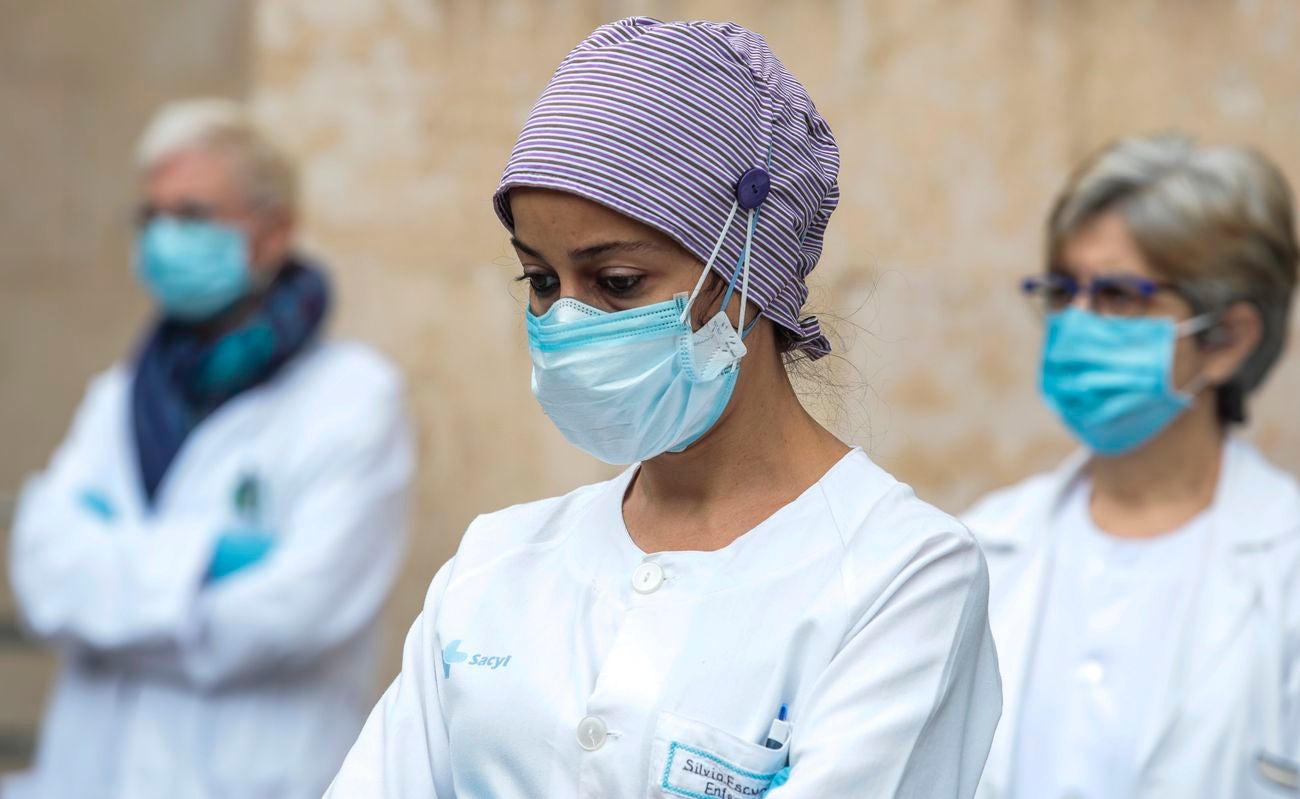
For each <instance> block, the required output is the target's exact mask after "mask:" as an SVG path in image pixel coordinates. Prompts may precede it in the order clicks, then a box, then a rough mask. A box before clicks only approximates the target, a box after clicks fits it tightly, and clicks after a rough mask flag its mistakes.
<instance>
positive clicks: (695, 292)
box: [677, 202, 740, 322]
mask: <svg viewBox="0 0 1300 799" xmlns="http://www.w3.org/2000/svg"><path fill="white" fill-rule="evenodd" d="M738 210H740V203H739V202H733V203H732V204H731V212H730V213H729V214H727V221H726V222H724V223H723V225H722V233H721V234H720V235H719V236H718V240H717V241H716V242H715V243H714V245H713V252H711V253H709V260H707V261H705V262H704V269H703V270H702V271H701V272H700V279H699V280H697V281H696V282H695V288H693V289H691V296H690V297H688V298H687V299H686V306H685V307H684V308H682V315H681V318H679V319H678V320H677V321H678V322H685V321H686V319H687V317H689V316H690V314H691V306H692V305H693V304H694V303H695V298H696V297H698V296H700V289H702V288H704V281H705V280H706V279H707V278H708V277H709V270H710V269H712V268H713V262H714V261H716V260H717V258H718V253H719V252H720V251H721V250H722V245H723V243H724V242H725V241H726V240H727V234H728V233H730V232H731V223H732V221H733V220H735V218H736V211H738ZM732 284H733V285H734V284H735V278H734V277H733V278H732ZM724 307H725V306H724Z"/></svg>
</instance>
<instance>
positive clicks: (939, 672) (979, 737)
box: [768, 532, 1002, 799]
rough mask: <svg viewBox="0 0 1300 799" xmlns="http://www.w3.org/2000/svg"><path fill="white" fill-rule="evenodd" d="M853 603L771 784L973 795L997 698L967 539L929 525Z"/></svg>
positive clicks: (797, 789)
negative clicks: (784, 767)
mask: <svg viewBox="0 0 1300 799" xmlns="http://www.w3.org/2000/svg"><path fill="white" fill-rule="evenodd" d="M849 581H850V582H852V578H851V577H850V578H849ZM852 593H853V591H852V587H851V586H850V595H852ZM857 611H859V612H858V614H857V618H859V620H860V621H859V623H858V624H857V625H855V627H854V628H853V629H852V631H851V632H850V634H849V636H848V638H847V640H846V643H845V645H844V646H843V647H842V648H841V650H840V651H839V653H838V654H837V655H836V656H835V658H834V659H833V660H832V661H831V664H830V666H829V668H828V669H827V671H826V673H825V674H824V675H823V677H822V678H821V679H820V680H819V682H818V684H817V685H816V687H815V688H814V691H813V694H812V696H810V697H809V699H808V700H806V701H805V703H804V708H803V710H802V712H799V713H796V714H795V715H794V716H793V719H792V720H793V725H794V727H793V733H792V737H791V750H790V766H791V770H790V774H789V778H788V781H787V782H786V783H785V784H784V785H783V786H781V787H778V788H775V789H773V790H772V791H771V792H770V793H769V794H768V796H769V797H770V799H805V797H808V798H809V799H810V798H811V797H823V796H869V797H873V799H885V798H886V797H916V798H917V799H921V798H924V799H969V797H972V796H974V794H975V789H976V785H977V783H978V782H979V778H980V775H981V773H982V772H983V769H984V761H985V759H986V758H987V757H988V752H989V747H990V744H991V743H992V739H993V731H994V728H995V727H996V726H997V721H998V717H999V716H1000V715H1001V709H1002V701H1001V700H1002V692H1001V682H1000V680H999V677H998V666H997V657H996V655H995V653H994V648H993V638H992V633H991V632H990V630H989V623H988V572H987V569H986V567H985V564H984V558H983V556H982V555H981V554H980V552H979V549H978V548H977V547H976V545H975V543H974V541H973V540H972V539H971V538H970V536H969V535H968V534H966V533H964V532H962V533H960V534H958V533H946V534H939V535H934V536H930V537H928V538H927V539H926V540H925V541H924V542H923V544H922V545H920V547H919V550H918V551H917V552H916V553H915V554H914V556H913V557H912V558H910V559H909V560H908V562H907V563H906V564H905V565H904V566H903V567H902V568H901V569H899V570H898V572H897V573H896V574H895V575H894V577H893V579H892V580H891V581H890V584H889V586H888V588H887V589H886V590H885V591H884V592H883V593H880V594H879V595H878V596H877V597H875V598H874V599H873V600H872V601H871V602H870V604H869V605H868V606H867V607H866V608H859V609H857ZM862 611H865V612H862Z"/></svg>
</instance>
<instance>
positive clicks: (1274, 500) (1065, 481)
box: [963, 439, 1300, 799]
mask: <svg viewBox="0 0 1300 799" xmlns="http://www.w3.org/2000/svg"><path fill="white" fill-rule="evenodd" d="M1086 465H1087V456H1086V455H1085V454H1082V453H1081V454H1079V455H1076V456H1075V457H1074V458H1072V459H1071V460H1069V461H1067V462H1066V463H1065V464H1064V465H1063V466H1062V467H1061V468H1059V469H1058V470H1056V471H1055V472H1052V473H1048V474H1042V475H1038V476H1036V477H1032V478H1030V479H1028V480H1026V481H1024V482H1023V483H1021V484H1019V485H1016V486H1013V487H1011V488H1008V489H1004V490H1002V491H998V492H996V493H994V494H992V495H990V496H989V497H987V498H985V499H984V500H982V501H981V502H979V503H978V504H977V505H976V506H975V507H974V508H972V509H971V511H970V512H969V513H967V514H966V515H965V516H964V517H963V521H965V522H966V523H967V524H968V525H969V526H970V528H971V530H972V531H973V532H974V533H975V536H976V537H977V538H978V539H979V541H980V544H981V546H983V548H984V551H985V554H986V556H987V557H988V562H989V573H990V579H991V583H992V589H991V594H990V599H989V613H990V617H991V620H992V624H993V637H994V640H996V641H997V648H998V658H999V661H1000V663H1001V666H1002V679H1003V691H1004V700H1003V701H1004V709H1003V715H1002V724H1001V725H1000V726H999V728H998V732H997V736H996V738H995V740H994V744H993V749H992V751H991V752H990V754H989V763H988V768H987V770H986V771H985V775H984V780H983V782H982V783H981V785H980V792H979V794H978V795H979V797H980V799H1057V797H1012V796H1011V794H1010V793H1009V790H1008V788H1009V786H1008V781H1009V779H1010V775H1011V773H1012V768H1013V762H1012V759H1013V757H1014V755H1015V745H1016V737H1017V733H1018V729H1017V722H1018V720H1019V714H1020V709H1021V704H1020V701H1021V697H1022V696H1023V695H1024V691H1025V685H1024V682H1025V680H1026V678H1027V675H1028V672H1029V669H1028V666H1029V661H1030V658H1031V657H1032V655H1033V652H1034V646H1035V640H1036V637H1037V632H1038V624H1039V621H1040V616H1041V613H1040V611H1041V610H1042V607H1043V597H1044V579H1045V576H1046V575H1047V574H1048V572H1049V558H1050V557H1051V552H1052V547H1051V546H1050V536H1049V535H1048V532H1049V531H1050V530H1051V529H1052V521H1053V518H1054V516H1055V514H1056V513H1057V512H1058V510H1059V508H1060V505H1061V503H1062V501H1063V500H1064V499H1065V498H1066V497H1067V495H1068V493H1069V491H1070V489H1071V488H1072V487H1073V485H1074V483H1075V481H1076V480H1078V479H1080V477H1081V476H1082V473H1083V470H1084V469H1085V467H1086ZM1210 513H1211V531H1210V536H1209V543H1208V546H1207V548H1206V551H1205V552H1204V554H1203V557H1202V558H1201V562H1200V566H1199V574H1198V575H1197V578H1196V581H1195V584H1196V587H1195V589H1194V596H1193V598H1192V606H1191V610H1190V612H1189V613H1188V614H1187V622H1186V624H1184V625H1183V629H1181V630H1179V631H1178V634H1177V635H1176V636H1175V640H1177V641H1178V645H1177V646H1178V649H1177V651H1176V652H1175V653H1174V657H1173V658H1172V662H1173V663H1174V668H1173V673H1172V679H1171V681H1170V684H1169V686H1168V689H1167V690H1166V691H1164V692H1162V695H1161V696H1160V697H1158V700H1157V701H1156V702H1155V703H1154V704H1155V705H1156V707H1157V708H1158V712H1157V713H1155V714H1154V715H1153V716H1152V717H1151V718H1150V719H1149V720H1148V721H1147V722H1146V723H1145V724H1144V725H1143V729H1142V730H1141V731H1140V732H1139V734H1138V736H1137V739H1138V749H1137V752H1136V753H1135V757H1136V759H1137V762H1138V764H1139V766H1138V767H1139V779H1138V784H1139V786H1140V787H1139V789H1138V793H1137V797H1138V799H1172V798H1174V797H1176V799H1227V798H1228V797H1231V799H1276V797H1282V796H1296V795H1297V794H1296V793H1295V792H1293V791H1289V790H1286V789H1284V788H1282V787H1281V786H1280V785H1278V784H1277V783H1276V782H1274V781H1270V780H1269V779H1268V777H1267V776H1266V775H1267V774H1268V772H1269V771H1270V767H1269V766H1268V765H1266V764H1264V763H1262V762H1261V761H1260V757H1261V756H1264V757H1265V758H1266V759H1268V760H1273V759H1281V760H1282V761H1286V762H1289V763H1294V762H1295V761H1296V760H1298V759H1300V487H1297V485H1296V482H1295V480H1294V479H1293V478H1292V477H1291V476H1290V475H1288V474H1285V473H1283V472H1281V471H1279V470H1278V469H1276V468H1275V467H1273V466H1272V465H1270V464H1269V463H1267V462H1266V461H1265V460H1264V459H1263V458H1262V457H1261V456H1260V455H1259V453H1258V452H1256V451H1255V450H1254V449H1253V448H1251V447H1250V446H1249V445H1248V444H1246V443H1244V442H1242V441H1238V440H1235V439H1230V440H1229V442H1228V444H1227V447H1226V448H1225V454H1224V461H1223V467H1222V471H1221V473H1220V480H1219V486H1218V489H1217V493H1216V495H1215V498H1214V502H1213V506H1212V508H1211V511H1210ZM1274 762H1275V761H1274ZM1117 799H1119V798H1117Z"/></svg>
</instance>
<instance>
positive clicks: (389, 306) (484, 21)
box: [253, 0, 1300, 663]
mask: <svg viewBox="0 0 1300 799" xmlns="http://www.w3.org/2000/svg"><path fill="white" fill-rule="evenodd" d="M630 13H647V14H651V15H653V16H657V17H660V18H714V19H718V18H731V19H735V20H737V21H739V22H742V23H744V24H747V25H749V26H751V27H753V28H754V29H756V30H758V31H760V32H762V33H763V34H765V35H766V36H767V37H768V40H769V41H770V43H771V45H772V47H773V48H774V49H775V51H776V53H777V54H778V55H779V56H780V57H782V58H783V59H784V60H785V61H786V63H787V64H788V65H789V66H790V68H791V69H792V70H793V71H794V73H795V74H796V75H798V76H799V77H800V78H801V79H802V80H803V81H804V82H805V83H806V85H807V86H808V88H809V90H810V92H811V94H812V96H813V98H814V99H815V100H816V101H817V103H818V105H819V108H820V109H821V110H822V111H823V112H824V114H825V115H826V117H827V118H828V119H829V120H830V123H831V125H832V127H833V128H834V130H835V132H836V134H837V136H838V138H839V141H840V145H841V148H842V150H843V154H844V163H843V171H842V174H841V183H842V186H843V195H844V199H843V203H842V204H841V206H840V209H839V211H837V212H836V215H835V218H834V219H833V220H832V222H831V226H830V234H829V238H828V240H827V247H826V257H825V258H824V260H823V263H822V265H821V266H820V267H819V268H818V270H817V271H816V272H815V273H814V275H815V285H814V293H813V297H812V300H811V307H812V308H814V309H815V310H817V311H819V312H822V313H823V314H825V315H826V316H829V317H832V319H831V324H832V326H833V327H834V328H836V329H837V330H838V332H839V334H840V337H841V338H842V344H843V346H842V348H841V350H840V352H841V356H842V357H841V358H839V359H836V360H835V361H832V362H831V363H830V364H829V366H828V367H827V368H826V369H823V370H822V372H821V376H822V378H824V379H826V380H828V381H829V382H830V383H831V384H832V385H830V386H828V387H825V388H822V389H818V388H816V386H814V387H813V389H812V393H811V394H810V397H809V399H810V402H812V403H813V404H814V405H815V406H816V407H817V408H818V412H819V413H820V414H821V415H822V416H823V417H824V418H826V419H827V420H828V421H829V422H830V423H831V424H832V425H833V427H834V428H835V429H836V430H838V431H839V432H840V433H841V434H842V435H843V436H844V437H845V438H846V439H847V440H849V441H852V442H854V443H859V444H862V445H863V446H865V447H867V449H868V451H869V452H870V453H871V454H872V455H873V456H874V457H876V458H877V459H878V460H879V461H880V462H881V463H883V464H884V465H885V466H886V467H888V468H890V469H892V470H894V471H895V472H896V473H897V474H899V475H900V476H901V477H902V478H904V479H906V480H908V481H910V482H912V483H913V484H914V485H915V486H916V487H917V489H918V490H919V492H920V493H921V495H922V496H924V497H927V498H929V499H931V500H933V501H934V502H936V503H938V504H940V505H941V506H943V507H945V508H949V509H953V510H956V509H960V508H961V507H963V506H964V505H965V504H966V503H967V502H969V501H970V500H971V499H973V498H974V497H976V496H977V495H978V494H979V493H980V492H982V491H985V490H987V489H989V488H992V487H995V486H998V485H1000V484H1003V483H1006V482H1008V481H1011V480H1014V479H1015V478H1017V477H1019V476H1021V475H1024V474H1026V473H1028V472H1029V471H1031V470H1035V469H1041V468H1043V467H1046V466H1048V465H1050V464H1052V463H1054V462H1055V461H1056V460H1057V459H1058V458H1060V457H1061V456H1062V455H1063V454H1064V453H1065V452H1067V451H1068V450H1069V448H1070V443H1069V441H1068V439H1067V438H1066V437H1065V435H1064V434H1063V433H1062V432H1061V431H1060V429H1059V427H1058V425H1057V424H1056V423H1055V422H1054V420H1053V419H1052V418H1051V417H1050V416H1049V414H1048V412H1047V411H1046V410H1045V409H1043V408H1042V407H1041V404H1040V403H1039V401H1038V399H1037V396H1036V394H1035V389H1034V372H1035V358H1036V353H1037V346H1038V335H1039V328H1038V322H1037V320H1036V319H1035V317H1034V316H1033V314H1032V313H1031V312H1030V311H1029V310H1028V309H1027V308H1025V307H1024V306H1023V305H1022V303H1021V302H1020V301H1019V299H1018V297H1017V295H1016V291H1015V280H1016V278H1017V277H1019V276H1021V275H1023V274H1026V273H1029V272H1032V271H1034V270H1036V269H1038V268H1039V266H1040V262H1039V247H1040V226H1041V219H1042V216H1043V214H1044V210H1045V208H1046V206H1047V204H1048V202H1049V200H1050V198H1051V196H1052V194H1053V192H1054V191H1055V190H1056V188H1057V186H1058V184H1059V183H1060V181H1061V179H1062V177H1063V176H1064V174H1065V172H1066V170H1067V169H1068V168H1069V167H1070V166H1071V165H1072V164H1073V163H1074V162H1075V161H1076V160H1077V159H1078V158H1080V157H1081V156H1082V155H1083V154H1084V153H1086V152H1087V151H1088V150H1090V149H1091V148H1093V147H1095V146H1096V145H1098V144H1099V143H1101V142H1104V141H1105V140H1107V139H1108V138H1110V137H1112V136H1116V135H1120V134H1125V133H1131V132H1142V131H1152V130H1158V129H1164V128H1169V127H1179V128H1185V129H1188V130H1191V131H1195V132H1196V133H1198V134H1200V135H1202V136H1204V137H1206V138H1208V139H1220V140H1232V141H1247V142H1251V143H1254V144H1257V145H1259V146H1261V147H1263V148H1264V149H1265V150H1267V151H1268V152H1270V153H1272V154H1273V155H1274V156H1275V157H1276V158H1277V159H1278V160H1279V161H1280V162H1281V163H1282V165H1283V167H1284V168H1285V169H1286V171H1287V172H1288V174H1290V175H1291V176H1293V178H1295V179H1297V180H1300V145H1298V144H1297V142H1300V138H1297V134H1298V133H1300V90H1298V89H1297V87H1300V59H1298V58H1296V55H1295V54H1296V52H1297V49H1298V47H1300V5H1297V4H1296V3H1294V2H1292V0H1254V1H1253V2H1237V3H1230V2H1226V1H1224V2H1213V1H1211V0H1206V1H1205V2H1196V3H1191V2H1185V1H1184V0H1167V1H1166V2H1154V1H1153V0H1126V1H1125V2H1100V0H1094V1H1093V2H1089V1H1088V0H1068V1H1067V0H963V2H915V0H888V1H880V2H861V1H859V0H843V1H842V2H829V1H824V0H818V1H811V2H780V1H777V0H772V1H771V2H738V1H736V2H664V1H662V0H661V1H659V2H653V1H652V2H640V3H632V2H608V1H607V2H597V1H596V0H585V1H582V0H568V1H567V2H566V1H565V0H555V1H554V2H544V3H543V2H524V0H491V1H490V2H442V3H431V2H429V1H428V0H391V1H390V2H370V1H369V0H365V1H363V0H276V1H274V2H264V3H262V4H261V5H260V6H259V9H258V13H257V26H256V37H255V38H256V73H255V79H254V85H255V88H254V93H253V97H254V100H255V102H256V103H257V107H258V109H259V111H260V113H261V115H262V117H263V118H264V119H266V120H267V121H268V122H269V123H271V124H274V125H276V126H277V127H279V128H280V129H281V130H283V131H285V132H286V133H287V135H288V142H289V144H290V145H291V146H292V147H293V148H294V150H295V151H296V152H298V153H299V154H300V155H301V156H302V157H303V159H304V164H305V176H306V200H307V231H308V234H309V240H310V242H311V243H312V244H313V245H314V246H315V247H317V248H318V249H319V250H320V251H323V252H325V253H327V254H328V255H329V256H330V258H331V259H332V261H333V263H334V265H335V267H336V269H337V270H338V278H339V282H340V284H341V286H342V289H343V303H342V312H341V314H340V316H339V319H338V327H339V329H340V330H342V331H344V332H346V333H349V334H354V335H358V336H361V337H364V338H367V339H370V340H372V341H375V342H377V343H378V344H379V345H380V346H382V347H383V348H384V349H386V350H387V351H388V352H390V353H391V354H392V355H393V356H394V357H396V358H397V359H398V360H399V361H400V362H401V364H402V365H403V367H404V368H405V369H406V370H407V373H408V375H409V376H410V381H411V393H412V398H413V403H414V407H415V409H416V413H417V414H418V417H419V421H420V430H421V453H422V457H423V472H422V475H421V481H420V500H419V510H418V517H417V519H416V526H415V531H416V537H415V542H414V546H413V550H412V557H411V559H410V562H409V565H408V568H407V571H406V574H405V576H404V579H403V583H402V585H401V588H400V591H399V594H398V597H397V600H396V601H395V602H394V607H393V609H392V612H391V616H390V623H391V625H392V631H393V633H394V634H395V635H396V634H400V633H401V631H402V630H403V629H404V628H405V626H406V625H407V624H408V623H409V621H410V619H411V618H413V616H414V614H415V613H416V612H417V611H418V608H419V604H420V601H421V598H422V590H423V588H424V587H425V586H426V585H427V582H428V580H429V578H430V576H431V575H432V574H433V572H434V570H435V569H436V568H437V566H438V565H439V564H440V563H441V562H442V561H443V560H444V559H445V558H446V557H447V556H448V555H450V554H451V552H452V551H453V549H454V547H455V545H456V541H457V539H458V536H459V535H460V533H461V532H462V530H463V529H464V527H465V525H466V524H467V523H468V522H469V520H470V519H472V518H473V516H474V515H475V514H477V513H480V512H483V511H486V510H490V509H494V508H498V507H501V506H503V505H506V504H508V503H512V502H519V501H523V500H528V499H533V498H537V497H542V496H546V495H550V494H554V493H556V492H560V491H564V490H566V489H568V488H571V487H573V486H575V485H578V484H580V483H583V482H585V481H589V480H592V479H595V478H597V477H600V476H602V475H605V474H608V473H609V470H608V469H605V468H603V467H601V466H599V465H597V464H594V463H593V462H592V461H591V460H590V459H589V458H587V457H585V456H583V455H582V454H580V453H578V452H576V451H574V450H573V449H571V448H569V447H568V446H567V445H566V444H565V443H564V442H563V441H562V440H561V439H560V437H559V436H558V434H556V433H555V432H554V430H553V429H552V428H551V426H550V425H549V424H548V423H547V421H546V419H545V418H544V417H543V416H542V414H541V413H540V412H539V411H538V410H537V408H536V407H535V404H534V403H533V401H532V398H531V396H530V395H529V391H528V359H527V353H526V348H525V342H524V334H523V326H522V323H521V319H520V308H521V305H520V303H521V297H522V294H521V293H520V291H519V290H518V289H517V288H515V287H514V286H513V285H512V284H511V282H510V278H511V277H512V276H513V275H514V274H515V272H516V269H515V265H514V262H513V258H512V256H511V254H510V250H509V248H508V246H507V245H506V240H505V236H504V234H503V232H502V230H501V229H500V227H499V226H498V224H497V221H496V219H495V217H494V216H493V214H492V212H491V209H490V206H489V196H490V194H491V192H492V190H493V187H494V185H495V182H496V180H497V178H498V176H499V173H500V170H501V168H502V167H503V165H504V162H505V159H506V156H507V154H508V152H509V148H510V145H511V142H512V139H513V137H514V135H515V134H516V132H517V130H518V127H519V125H520V124H521V123H522V121H523V119H524V116H525V115H526V114H527V112H528V109H529V107H530V105H531V103H532V101H533V100H534V99H535V97H536V95H537V93H538V92H539V91H540V90H541V88H542V86H543V85H544V84H545V82H546V80H547V78H548V77H549V76H550V72H551V70H552V69H553V68H554V66H555V65H556V64H557V63H558V61H559V60H560V59H561V58H562V57H563V56H564V54H565V53H566V52H567V51H568V50H569V48H570V47H571V46H572V45H573V44H575V43H576V42H577V41H578V40H579V39H580V38H581V37H582V36H584V35H585V34H586V33H588V32H589V31H590V30H591V29H592V28H593V27H594V26H596V25H597V24H599V23H601V22H603V21H607V20H609V19H612V18H615V17H618V16H622V15H625V14H630ZM1298 397H1300V359H1298V357H1297V356H1294V355H1293V356H1292V357H1290V358H1289V359H1288V361H1287V363H1286V364H1285V366H1284V367H1283V368H1282V369H1281V370H1280V372H1279V373H1278V374H1277V375H1276V376H1275V378H1274V379H1273V380H1272V382H1271V384H1270V385H1269V386H1268V387H1267V388H1266V390H1265V393H1264V396H1262V397H1261V399H1260V402H1259V403H1258V413H1257V422H1256V424H1255V425H1254V428H1253V433H1254V435H1255V437H1257V438H1259V439H1260V440H1261V441H1262V442H1263V443H1264V445H1265V448H1266V450H1267V451H1268V452H1269V453H1270V454H1271V455H1272V456H1273V457H1274V458H1276V459H1277V460H1279V461H1280V462H1282V463H1283V464H1285V465H1286V466H1288V467H1291V468H1297V467H1300V429H1298V428H1297V426H1296V425H1294V424H1293V423H1291V420H1292V419H1293V418H1294V413H1295V407H1296V401H1297V398H1298ZM756 434H759V433H757V432H756ZM392 651H393V655H394V656H395V654H396V648H395V644H394V649H393V650H392ZM391 662H393V661H390V663H391Z"/></svg>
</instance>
